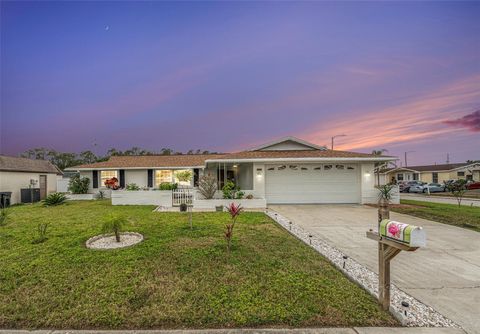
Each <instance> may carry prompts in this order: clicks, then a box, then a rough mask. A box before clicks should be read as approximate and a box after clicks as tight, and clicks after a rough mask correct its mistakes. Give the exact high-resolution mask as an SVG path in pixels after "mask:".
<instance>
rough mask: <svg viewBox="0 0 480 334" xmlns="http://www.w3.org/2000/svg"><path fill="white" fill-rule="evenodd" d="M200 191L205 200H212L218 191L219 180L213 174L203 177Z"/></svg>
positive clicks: (200, 182) (200, 180) (199, 187)
mask: <svg viewBox="0 0 480 334" xmlns="http://www.w3.org/2000/svg"><path fill="white" fill-rule="evenodd" d="M198 191H199V193H200V194H201V195H202V196H203V197H204V198H205V199H212V198H213V196H215V192H216V191H217V179H216V178H215V177H214V176H212V175H211V174H207V175H203V176H202V177H201V178H200V179H199V180H198Z"/></svg>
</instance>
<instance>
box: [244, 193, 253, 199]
mask: <svg viewBox="0 0 480 334" xmlns="http://www.w3.org/2000/svg"><path fill="white" fill-rule="evenodd" d="M245 198H246V199H253V195H252V194H248V195H247V196H245Z"/></svg>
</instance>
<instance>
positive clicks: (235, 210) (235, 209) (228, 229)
mask: <svg viewBox="0 0 480 334" xmlns="http://www.w3.org/2000/svg"><path fill="white" fill-rule="evenodd" d="M226 208H227V211H228V213H229V214H230V217H231V219H232V220H231V222H230V224H227V225H225V239H227V249H228V252H229V253H230V247H231V244H232V237H233V228H234V227H235V223H236V222H237V218H238V216H239V215H240V213H241V212H242V211H243V208H242V206H241V205H240V204H239V205H236V204H235V203H230V205H229V206H227V207H226Z"/></svg>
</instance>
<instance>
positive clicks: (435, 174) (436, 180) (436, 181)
mask: <svg viewBox="0 0 480 334" xmlns="http://www.w3.org/2000/svg"><path fill="white" fill-rule="evenodd" d="M432 183H438V173H432Z"/></svg>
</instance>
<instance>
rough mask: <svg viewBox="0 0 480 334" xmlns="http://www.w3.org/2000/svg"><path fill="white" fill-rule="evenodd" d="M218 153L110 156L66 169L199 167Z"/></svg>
mask: <svg viewBox="0 0 480 334" xmlns="http://www.w3.org/2000/svg"><path fill="white" fill-rule="evenodd" d="M217 156H219V154H176V155H126V156H112V157H110V159H108V160H107V161H102V162H96V163H92V164H85V165H79V166H73V167H69V168H67V170H75V169H89V168H142V167H143V168H166V167H172V168H181V167H184V168H186V167H200V166H202V167H203V166H204V165H205V160H207V159H208V158H213V157H217Z"/></svg>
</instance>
